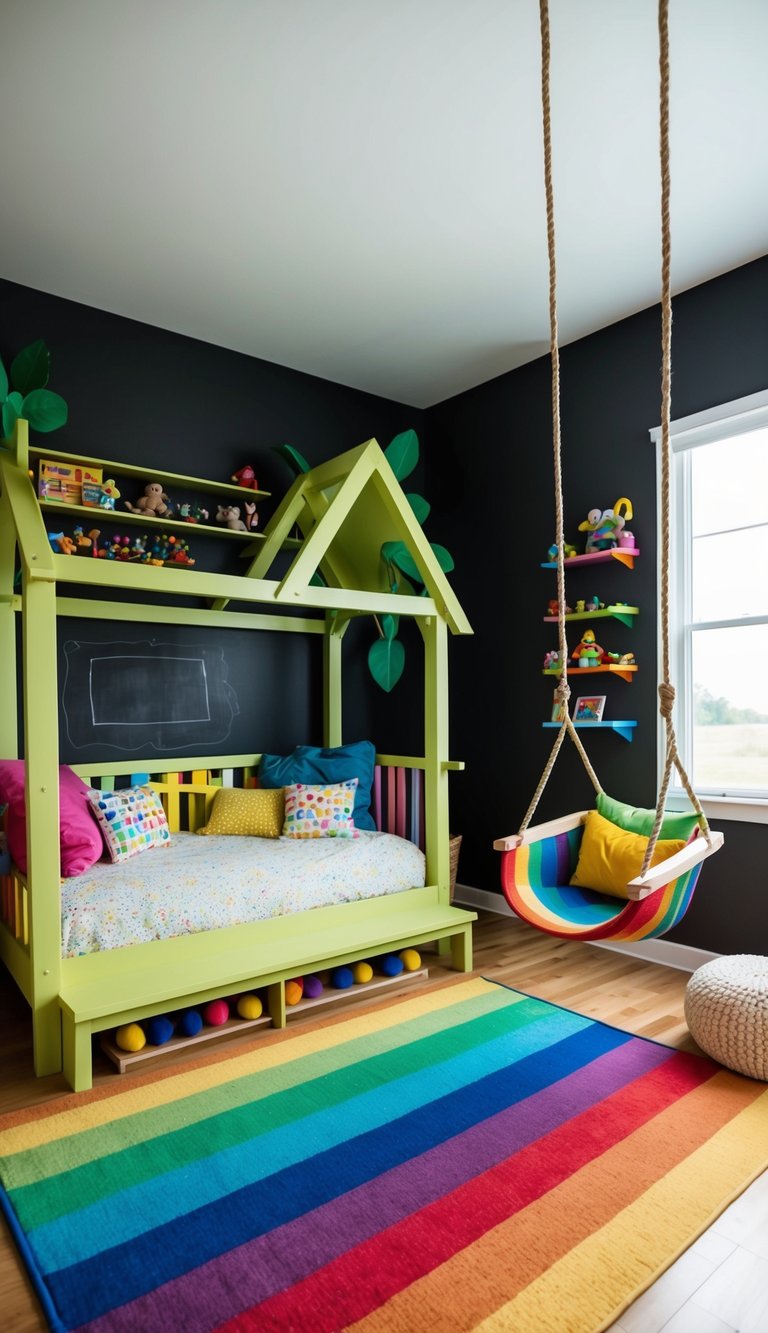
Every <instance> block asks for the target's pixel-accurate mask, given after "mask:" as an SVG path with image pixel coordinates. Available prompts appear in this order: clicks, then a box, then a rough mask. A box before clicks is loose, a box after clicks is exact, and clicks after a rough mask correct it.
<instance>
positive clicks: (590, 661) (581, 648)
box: [571, 629, 604, 667]
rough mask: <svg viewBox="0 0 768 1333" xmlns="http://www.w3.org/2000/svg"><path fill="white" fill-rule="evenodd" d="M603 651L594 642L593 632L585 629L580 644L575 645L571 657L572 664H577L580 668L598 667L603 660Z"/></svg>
mask: <svg viewBox="0 0 768 1333" xmlns="http://www.w3.org/2000/svg"><path fill="white" fill-rule="evenodd" d="M603 652H604V649H603V648H601V647H600V644H599V643H596V642H595V631H594V630H593V629H585V631H584V633H583V634H582V636H581V642H580V643H577V644H576V647H575V648H574V650H573V652H572V653H571V657H572V659H573V661H574V662H578V664H579V666H580V667H596V666H600V663H601V662H602V660H603Z"/></svg>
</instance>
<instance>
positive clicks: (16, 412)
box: [3, 393, 24, 440]
mask: <svg viewBox="0 0 768 1333" xmlns="http://www.w3.org/2000/svg"><path fill="white" fill-rule="evenodd" d="M23 401H24V400H23V399H22V396H21V394H20V393H9V394H8V397H7V398H6V400H5V402H4V403H3V438H4V439H6V440H9V439H10V438H11V436H12V435H13V428H14V426H15V425H16V422H17V421H18V419H19V417H20V416H21V405H22V402H23Z"/></svg>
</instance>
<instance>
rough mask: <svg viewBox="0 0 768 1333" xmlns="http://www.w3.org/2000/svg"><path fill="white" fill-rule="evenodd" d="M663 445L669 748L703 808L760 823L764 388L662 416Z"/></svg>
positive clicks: (767, 486) (766, 789)
mask: <svg viewBox="0 0 768 1333" xmlns="http://www.w3.org/2000/svg"><path fill="white" fill-rule="evenodd" d="M660 437H661V431H660V429H658V428H657V429H655V430H652V431H651V438H652V439H653V440H655V441H656V443H657V449H659V450H660V447H661V446H660ZM670 442H671V450H672V459H671V485H672V500H671V512H670V527H671V532H670V541H671V549H670V633H671V647H672V680H673V683H674V684H675V685H676V688H677V697H676V703H675V731H676V734H677V740H678V748H679V751H680V755H681V758H682V760H683V763H684V765H685V768H686V770H687V772H688V775H689V777H690V778H691V781H692V783H693V786H694V788H695V790H696V792H697V794H698V796H699V798H700V799H701V801H702V804H703V806H704V808H705V810H706V812H707V814H714V815H718V814H719V815H720V817H721V818H722V817H725V818H732V819H738V818H747V819H758V820H762V821H764V822H768V392H766V393H761V394H753V395H752V396H751V397H750V398H742V399H739V400H738V401H737V402H734V403H728V404H725V405H724V406H722V407H719V408H713V409H711V410H710V411H707V412H702V413H699V414H697V415H696V416H691V417H685V418H683V419H681V420H679V421H676V422H673V423H672V428H671V437H670ZM658 472H659V476H660V475H661V467H660V465H659V469H658ZM661 753H662V758H663V749H662V751H661ZM676 776H677V775H676V774H673V779H672V780H673V782H674V780H675V778H676ZM678 782H679V779H678ZM670 790H671V791H672V788H670ZM679 794H681V795H682V792H681V791H680V793H679Z"/></svg>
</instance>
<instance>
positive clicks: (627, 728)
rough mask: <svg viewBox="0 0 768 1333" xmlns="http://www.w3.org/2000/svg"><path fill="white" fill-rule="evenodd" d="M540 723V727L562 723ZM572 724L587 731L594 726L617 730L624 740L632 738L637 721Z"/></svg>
mask: <svg viewBox="0 0 768 1333" xmlns="http://www.w3.org/2000/svg"><path fill="white" fill-rule="evenodd" d="M541 725H542V727H561V726H562V725H563V724H562V722H542V724H541ZM573 725H574V727H576V728H577V730H579V731H580V730H582V729H583V730H585V731H588V730H594V729H595V728H596V727H604V728H605V729H606V731H616V732H618V734H619V735H620V736H622V737H623V738H624V740H625V741H631V740H632V739H633V733H634V730H635V727H636V726H637V723H636V722H574V724H573Z"/></svg>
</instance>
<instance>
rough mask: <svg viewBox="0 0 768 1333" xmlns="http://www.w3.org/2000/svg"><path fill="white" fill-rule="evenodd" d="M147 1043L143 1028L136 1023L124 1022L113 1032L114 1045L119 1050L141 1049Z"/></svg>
mask: <svg viewBox="0 0 768 1333" xmlns="http://www.w3.org/2000/svg"><path fill="white" fill-rule="evenodd" d="M146 1044H147V1039H146V1037H145V1035H144V1029H143V1028H140V1027H139V1025H138V1023H124V1024H123V1026H122V1027H121V1028H118V1029H117V1032H116V1033H115V1045H116V1046H119V1047H120V1050H121V1051H141V1050H143V1048H144V1047H145V1046H146Z"/></svg>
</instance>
